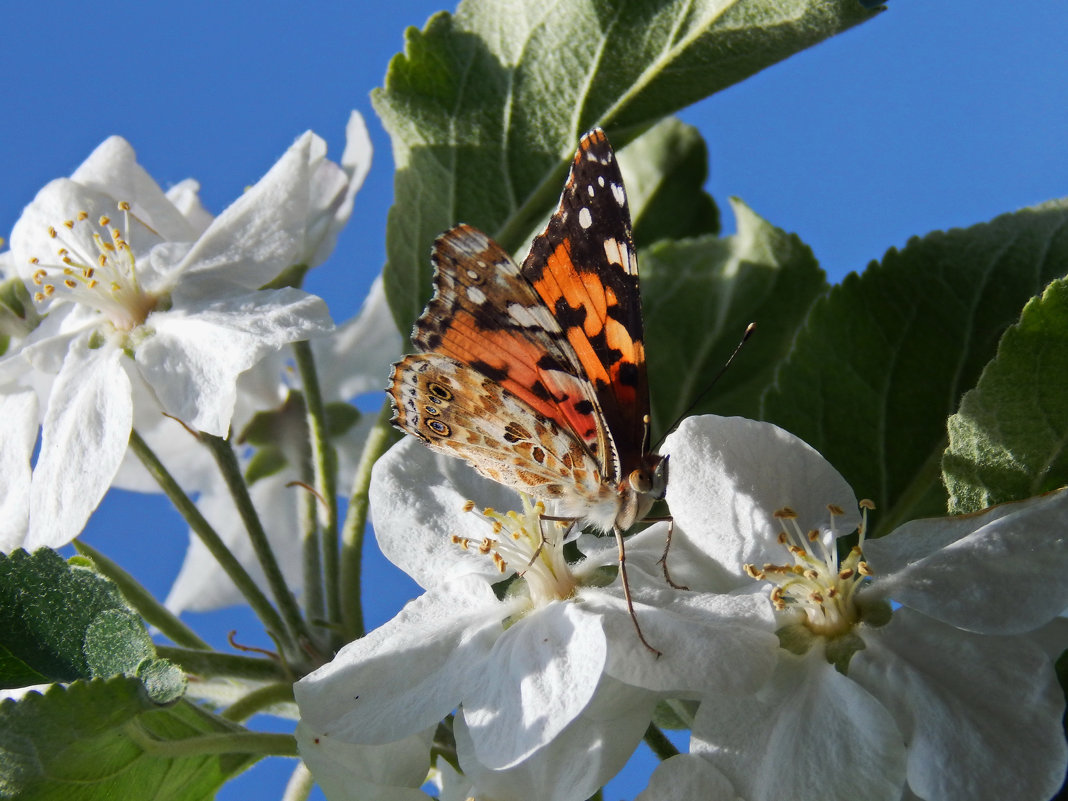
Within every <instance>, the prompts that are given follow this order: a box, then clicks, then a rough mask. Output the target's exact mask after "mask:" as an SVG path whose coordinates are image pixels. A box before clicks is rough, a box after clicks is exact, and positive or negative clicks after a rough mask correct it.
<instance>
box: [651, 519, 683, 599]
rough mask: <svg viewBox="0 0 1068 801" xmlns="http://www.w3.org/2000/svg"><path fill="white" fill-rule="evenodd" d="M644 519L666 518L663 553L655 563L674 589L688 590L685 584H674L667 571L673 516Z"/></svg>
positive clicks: (673, 525) (673, 524) (673, 526)
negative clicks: (666, 525) (666, 527)
mask: <svg viewBox="0 0 1068 801" xmlns="http://www.w3.org/2000/svg"><path fill="white" fill-rule="evenodd" d="M646 520H666V521H667V524H668V530H667V537H665V538H664V553H663V555H662V556H661V557H660V558H659V559H657V564H659V565H660V567H661V568H663V570H664V580H665V581H666V582H667V583H668V584H670V585H671V586H672V587H673V588H674V589H676V590H688V589H690V588H689V587H687V586H686V585H685V584H676V583H675V582H674V580H672V578H671V573H670V572H668V563H667V558H668V551H670V550H671V535H672V533H674V531H675V518H673V517H658V518H649V517H647V518H646Z"/></svg>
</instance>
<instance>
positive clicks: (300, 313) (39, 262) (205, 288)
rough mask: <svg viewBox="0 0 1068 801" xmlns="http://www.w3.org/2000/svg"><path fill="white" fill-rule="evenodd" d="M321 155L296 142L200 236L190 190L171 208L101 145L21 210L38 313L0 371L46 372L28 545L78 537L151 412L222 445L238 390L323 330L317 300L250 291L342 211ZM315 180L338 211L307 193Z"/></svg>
mask: <svg viewBox="0 0 1068 801" xmlns="http://www.w3.org/2000/svg"><path fill="white" fill-rule="evenodd" d="M324 154H325V145H324V144H323V142H322V140H320V139H319V138H318V137H316V136H315V135H314V134H312V133H310V132H309V133H306V134H304V135H303V136H302V137H300V138H299V139H298V140H297V142H296V143H294V145H293V146H292V147H290V149H289V150H288V151H287V152H286V153H285V154H284V155H283V157H282V158H281V159H280V160H279V162H278V163H277V164H276V165H275V166H274V167H273V168H272V169H271V170H270V171H269V172H268V173H267V175H266V176H264V178H263V179H261V180H260V181H259V182H258V183H257V184H256V185H255V186H253V187H252V188H250V189H249V190H248V191H247V192H246V193H244V194H243V195H242V196H241V197H240V198H238V200H237V201H235V202H234V203H233V204H232V205H231V206H230V207H229V208H228V209H226V211H224V212H223V213H222V214H221V215H219V217H217V218H215V219H214V220H212V221H210V222H208V223H207V224H206V226H205V222H206V220H205V219H204V216H203V215H202V214H200V213H199V212H198V211H197V210H198V209H199V203H195V202H193V201H194V200H195V197H193V196H192V194H191V193H192V187H190V186H189V185H186V186H184V187H183V188H182V189H181V190H180V191H177V192H174V193H173V195H172V196H173V197H175V198H177V199H179V200H181V205H180V206H179V205H175V203H173V202H171V199H170V198H169V197H168V196H167V195H166V194H165V193H164V192H163V191H162V190H161V189H160V188H159V186H158V185H157V184H156V183H155V182H154V181H153V180H152V179H151V177H150V176H149V175H148V173H147V172H145V170H144V169H143V168H142V167H141V166H140V165H139V164H137V162H136V160H135V157H134V153H133V150H132V149H131V148H130V146H129V145H128V144H127V143H126V142H125V141H124V140H122V139H120V138H118V137H112V138H110V139H108V140H106V141H105V142H104V143H103V144H102V145H100V146H99V147H98V148H97V149H96V151H94V152H93V154H92V155H91V156H90V157H89V159H87V160H86V162H85V163H84V164H83V165H82V166H81V167H79V168H78V169H77V170H76V171H75V172H74V174H73V175H72V176H71V178H70V179H65V178H63V179H57V180H55V181H53V182H51V183H50V184H48V185H47V186H46V187H45V188H44V189H42V190H41V191H40V192H39V193H38V196H37V198H36V199H35V200H34V201H33V202H32V203H31V204H30V205H29V206H28V207H27V208H26V210H25V211H24V212H23V215H22V216H21V217H20V219H19V221H18V222H17V223H16V225H15V228H14V230H13V232H12V237H11V252H12V254H13V261H14V263H15V267H16V269H18V270H19V271H21V272H22V274H23V276H24V277H25V278H26V279H27V280H28V281H30V282H32V284H33V285H34V287H35V296H34V297H35V301H36V302H37V304H38V306H39V308H40V310H42V311H44V312H47V314H46V317H45V319H44V320H43V322H42V323H41V324H40V325H39V326H38V327H37V328H36V330H34V331H33V332H32V333H31V334H30V335H29V336H28V337H27V338H26V339H25V340H24V341H23V342H22V343H21V347H20V349H19V351H18V352H17V353H14V354H11V355H9V356H8V357H6V359H5V360H4V361H6V362H9V364H8V365H3V364H0V372H3V371H4V370H5V369H6V370H7V371H11V370H12V366H11V365H15V366H16V367H15V369H16V371H17V369H18V368H19V367H22V366H25V365H29V366H30V367H32V369H33V370H35V371H38V372H40V373H44V374H52V375H55V380H54V383H53V384H52V387H51V392H50V394H49V396H48V398H47V402H46V403H44V404H43V406H44V413H43V422H42V444H41V452H40V455H39V457H38V460H37V464H36V466H35V468H34V473H33V480H32V486H31V503H30V509H31V514H30V523H29V532H28V535H27V537H26V540H25V545H26V546H27V547H30V548H33V547H37V546H40V545H51V546H58V545H61V544H63V543H65V542H68V541H69V540H70V539H71V538H72V537H74V536H75V535H76V534H77V533H78V532H79V531H80V530H81V527H82V526H83V525H84V523H85V520H86V519H87V517H88V515H89V514H90V513H91V512H92V510H93V509H94V508H95V507H96V504H97V503H98V502H99V500H100V498H101V497H102V495H103V493H104V492H105V491H106V489H107V487H108V486H109V485H110V483H111V480H112V478H113V477H114V475H115V472H116V470H117V469H118V466H119V463H120V461H121V459H122V457H123V455H124V453H125V452H126V442H127V439H128V437H129V435H130V430H131V428H132V427H133V425H134V421H135V415H138V416H140V415H142V414H143V413H144V409H145V407H146V406H147V407H148V408H151V409H153V410H155V412H156V414H157V415H158V413H159V412H160V411H162V412H165V413H167V414H169V415H172V416H174V417H176V418H178V419H181V420H183V421H184V422H185V423H186V424H188V425H190V426H191V427H193V428H196V429H200V430H203V431H206V432H208V433H212V434H217V435H224V434H225V433H226V432H227V430H228V428H229V425H230V420H231V416H232V413H233V409H234V405H235V401H236V394H237V390H236V382H237V377H238V376H239V375H240V374H241V373H242V372H243V371H245V370H247V369H248V368H249V367H251V366H252V365H254V364H255V363H256V362H257V361H259V360H260V359H261V358H262V357H263V356H264V355H266V354H268V353H270V352H273V351H276V350H278V349H279V348H280V347H282V346H283V345H285V344H286V343H289V342H293V341H296V340H300V339H307V338H309V337H315V336H319V335H322V334H323V333H325V332H327V331H328V330H329V328H330V325H331V324H330V321H329V316H328V314H327V311H326V307H325V304H324V303H323V302H322V301H321V300H320V299H318V298H316V297H314V296H311V295H308V294H307V293H305V292H302V291H300V290H297V289H292V288H282V289H272V290H262V289H260V287H261V286H263V285H264V284H266V283H267V282H269V281H271V280H272V279H273V278H275V277H276V276H277V275H279V273H281V272H282V271H283V270H285V269H286V268H288V267H290V266H292V265H294V264H298V263H300V262H301V261H305V260H309V259H311V258H313V257H314V256H315V254H316V253H317V252H319V251H321V248H322V246H323V243H324V242H327V241H329V240H330V237H331V236H332V235H333V232H335V230H336V225H335V223H336V221H337V220H338V219H339V217H338V214H341V215H342V216H344V215H345V214H347V211H345V209H346V207H347V206H350V205H351V203H350V200H351V198H349V200H346V199H345V198H346V197H348V194H347V193H348V185H347V183H346V179H345V177H344V176H345V175H346V173H345V171H344V170H342V169H341V168H333V169H331V168H324V164H327V162H326V161H325V158H324ZM324 169H325V171H326V172H328V173H330V174H331V175H333V178H332V179H331V180H330V181H328V183H329V184H330V186H331V191H332V192H333V194H332V195H331V197H332V198H334V199H335V200H336V198H337V197H339V196H340V197H341V200H340V201H339V202H337V203H334V201H331V203H330V204H327V203H325V202H324V200H323V198H322V196H321V195H316V194H315V193H313V192H312V190H311V187H312V186H313V184H316V182H317V181H318V182H320V183H321V182H322V179H323V174H324ZM193 194H195V193H193ZM328 207H329V208H328ZM186 215H189V216H188V217H187V216H186ZM310 227H315V228H316V231H315V232H313V233H309V228H310ZM16 360H17V361H16Z"/></svg>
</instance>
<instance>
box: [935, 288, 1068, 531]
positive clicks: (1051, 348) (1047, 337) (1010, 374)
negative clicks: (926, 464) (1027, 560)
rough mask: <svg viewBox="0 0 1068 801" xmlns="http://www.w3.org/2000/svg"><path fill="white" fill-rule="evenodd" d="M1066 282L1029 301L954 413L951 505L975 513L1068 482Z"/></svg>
mask: <svg viewBox="0 0 1068 801" xmlns="http://www.w3.org/2000/svg"><path fill="white" fill-rule="evenodd" d="M1066 378H1068V281H1066V280H1065V279H1058V280H1056V281H1054V282H1053V283H1051V284H1050V285H1049V286H1048V287H1046V290H1045V292H1043V293H1042V296H1041V297H1037V298H1034V299H1033V300H1032V301H1031V302H1030V303H1028V304H1027V306H1025V307H1024V311H1023V315H1022V316H1021V317H1020V321H1019V322H1018V323H1017V324H1016V325H1014V326H1012V327H1010V328H1009V329H1008V330H1007V331H1006V332H1005V335H1004V336H1003V337H1002V338H1001V343H1000V344H999V345H998V352H997V357H996V358H995V359H994V360H993V361H992V362H990V363H989V364H988V365H987V366H986V369H984V370H983V374H982V376H981V377H980V379H979V384H978V385H977V386H976V387H975V389H972V390H970V391H969V392H968V393H967V394H966V395H965V396H964V400H963V401H961V405H960V411H958V412H957V413H956V414H955V415H953V416H952V417H951V418H950V419H949V448H948V449H947V450H946V453H945V456H944V458H943V460H942V469H943V471H944V473H945V481H946V486H947V488H948V489H949V497H950V509H951V511H953V512H955V513H961V512H973V511H976V510H978V509H983V508H986V507H987V506H993V505H994V504H997V503H1003V502H1005V501H1015V500H1023V499H1024V498H1029V497H1031V496H1032V495H1037V494H1039V493H1041V492H1046V491H1048V490H1052V489H1056V488H1057V487H1061V486H1063V485H1065V484H1068V392H1066V391H1065V387H1066V384H1065V380H1066Z"/></svg>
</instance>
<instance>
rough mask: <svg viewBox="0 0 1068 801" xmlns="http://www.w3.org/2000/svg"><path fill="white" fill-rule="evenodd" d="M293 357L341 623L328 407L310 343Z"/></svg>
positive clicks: (327, 578)
mask: <svg viewBox="0 0 1068 801" xmlns="http://www.w3.org/2000/svg"><path fill="white" fill-rule="evenodd" d="M293 354H294V356H295V357H296V361H297V370H298V371H299V372H300V381H301V386H302V387H303V389H304V405H305V408H306V409H307V413H308V440H309V441H310V443H311V457H312V465H313V467H314V469H315V491H316V492H318V493H319V496H320V499H321V500H320V504H319V519H320V523H321V526H322V565H323V579H324V582H325V584H326V613H327V620H328V621H329V622H330V623H338V622H339V621H340V620H341V594H340V592H339V589H340V577H341V573H340V569H339V567H338V513H337V460H336V459H335V458H334V454H333V451H332V450H331V447H330V434H329V432H328V431H327V425H326V407H325V405H324V404H323V395H322V392H320V389H319V372H318V370H317V369H316V367H315V357H314V355H313V354H312V349H311V344H310V343H309V342H306V341H305V342H295V343H293Z"/></svg>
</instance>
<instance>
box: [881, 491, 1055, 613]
mask: <svg viewBox="0 0 1068 801" xmlns="http://www.w3.org/2000/svg"><path fill="white" fill-rule="evenodd" d="M864 556H865V558H866V559H867V561H868V563H869V565H870V566H871V568H872V570H874V572H875V575H876V580H875V582H874V584H873V585H872V588H871V592H874V593H877V594H879V595H881V596H883V597H886V598H891V599H893V600H895V601H897V602H898V603H901V604H904V605H905V606H908V607H910V608H912V609H916V610H918V611H921V612H923V613H924V614H926V615H928V616H930V617H934V618H937V619H938V620H941V621H943V622H946V623H949V624H950V625H952V626H956V627H957V628H961V629H966V630H968V631H979V632H982V633H984V634H1016V633H1020V632H1025V631H1030V630H1032V629H1035V628H1038V627H1039V626H1041V625H1042V624H1044V623H1046V622H1047V621H1049V620H1050V619H1052V618H1053V617H1054V616H1055V615H1057V614H1059V613H1060V611H1061V610H1063V609H1064V608H1065V607H1066V606H1068V581H1066V580H1065V575H1068V490H1060V491H1058V492H1052V493H1049V494H1047V495H1041V496H1039V497H1036V498H1030V499H1028V500H1026V501H1021V502H1019V503H1006V504H1001V505H1000V506H995V507H992V508H990V509H987V510H985V511H983V512H979V513H976V514H971V515H965V516H962V517H939V518H931V519H929V520H914V521H912V522H909V523H906V524H904V525H903V526H901V527H899V528H897V529H896V530H895V531H893V532H891V533H890V534H888V535H887V536H885V537H882V538H880V539H877V540H872V541H870V542H867V543H865V545H864Z"/></svg>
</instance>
